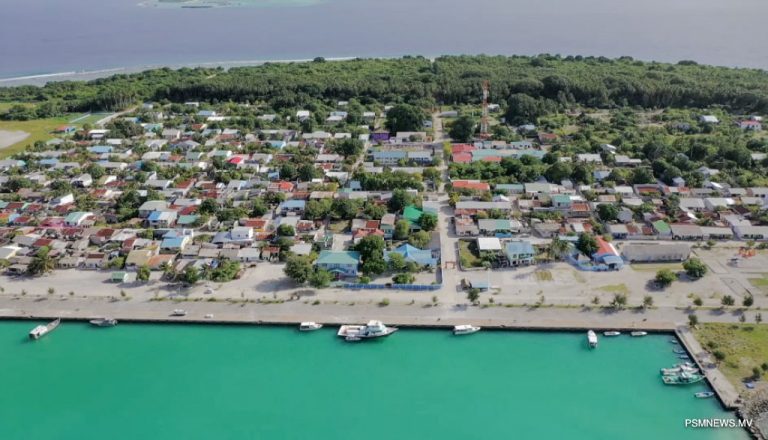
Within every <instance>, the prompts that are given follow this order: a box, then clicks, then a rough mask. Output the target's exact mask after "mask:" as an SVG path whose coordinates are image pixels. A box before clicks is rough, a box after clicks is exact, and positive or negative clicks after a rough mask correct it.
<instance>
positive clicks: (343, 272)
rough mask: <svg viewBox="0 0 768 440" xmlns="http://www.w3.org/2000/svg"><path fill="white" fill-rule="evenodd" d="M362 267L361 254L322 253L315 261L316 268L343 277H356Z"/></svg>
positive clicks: (349, 252) (350, 252) (352, 252)
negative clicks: (358, 269)
mask: <svg viewBox="0 0 768 440" xmlns="http://www.w3.org/2000/svg"><path fill="white" fill-rule="evenodd" d="M359 265H360V252H356V251H322V252H320V255H319V256H318V257H317V261H315V266H317V267H319V268H320V269H325V270H327V271H328V272H331V273H334V274H336V275H337V276H341V277H356V276H357V266H359Z"/></svg>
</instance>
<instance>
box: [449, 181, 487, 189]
mask: <svg viewBox="0 0 768 440" xmlns="http://www.w3.org/2000/svg"><path fill="white" fill-rule="evenodd" d="M451 185H452V186H453V189H455V190H466V191H490V190H491V185H489V184H488V183H486V182H481V181H479V180H454V181H453V182H451Z"/></svg>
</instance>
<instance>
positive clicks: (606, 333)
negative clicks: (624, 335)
mask: <svg viewBox="0 0 768 440" xmlns="http://www.w3.org/2000/svg"><path fill="white" fill-rule="evenodd" d="M603 335H604V336H619V335H621V332H614V331H611V332H603Z"/></svg>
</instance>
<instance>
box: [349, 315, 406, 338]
mask: <svg viewBox="0 0 768 440" xmlns="http://www.w3.org/2000/svg"><path fill="white" fill-rule="evenodd" d="M396 331H397V329H396V328H394V327H387V326H386V325H384V324H382V322H381V321H375V320H374V321H368V324H366V325H342V326H341V327H340V328H339V332H338V333H337V335H338V336H339V337H342V338H344V339H346V340H347V341H357V340H361V339H373V338H381V337H384V336H389V335H391V334H392V333H394V332H396Z"/></svg>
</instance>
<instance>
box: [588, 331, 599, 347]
mask: <svg viewBox="0 0 768 440" xmlns="http://www.w3.org/2000/svg"><path fill="white" fill-rule="evenodd" d="M587 344H589V348H597V335H596V334H595V332H594V331H592V330H590V331H588V332H587Z"/></svg>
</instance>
